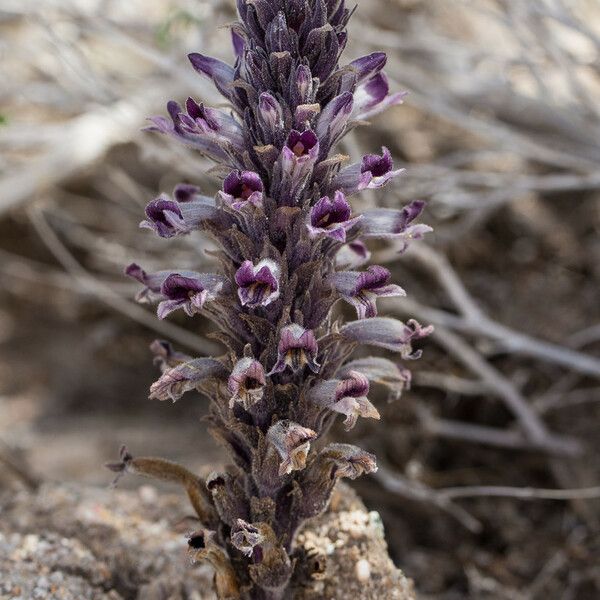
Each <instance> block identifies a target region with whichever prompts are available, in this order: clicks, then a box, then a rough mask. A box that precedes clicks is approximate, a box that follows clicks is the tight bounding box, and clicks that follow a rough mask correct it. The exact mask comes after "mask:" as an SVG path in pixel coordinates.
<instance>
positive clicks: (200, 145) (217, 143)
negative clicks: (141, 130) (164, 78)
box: [147, 100, 230, 164]
mask: <svg viewBox="0 0 600 600" xmlns="http://www.w3.org/2000/svg"><path fill="white" fill-rule="evenodd" d="M167 111H168V112H169V116H170V117H171V118H170V119H167V118H166V117H163V116H160V115H159V116H156V117H150V118H149V121H151V122H152V124H153V125H152V126H151V127H148V128H147V131H158V132H159V133H163V134H165V135H168V136H169V137H172V138H173V139H175V140H177V141H178V142H182V143H184V144H186V145H187V146H191V147H192V148H195V149H196V150H199V151H200V152H202V153H203V154H206V155H207V156H209V157H210V158H212V159H213V160H217V161H219V162H223V163H226V164H227V163H228V162H229V161H230V157H229V154H228V153H227V151H226V149H224V148H223V146H225V148H226V147H227V140H226V139H225V138H222V137H219V136H217V135H214V132H212V133H209V134H202V133H199V132H198V126H197V123H195V122H194V124H193V127H192V129H193V130H194V131H193V132H191V131H190V127H189V126H188V127H184V126H183V124H182V122H181V115H183V114H185V113H183V109H182V108H181V106H180V105H179V104H178V103H177V102H175V101H173V100H171V101H170V102H169V103H168V104H167ZM188 118H189V119H191V121H193V118H192V117H188ZM190 124H191V123H190V121H189V120H188V125H190Z"/></svg>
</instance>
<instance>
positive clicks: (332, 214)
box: [307, 192, 361, 243]
mask: <svg viewBox="0 0 600 600" xmlns="http://www.w3.org/2000/svg"><path fill="white" fill-rule="evenodd" d="M351 215H352V207H351V206H350V204H349V203H348V201H347V200H346V197H345V196H344V194H343V193H342V192H335V194H334V196H333V200H331V199H330V198H329V197H328V196H325V197H324V198H321V199H320V200H319V201H318V202H317V203H316V204H315V205H314V206H313V207H312V209H311V211H310V221H309V223H308V225H307V227H308V230H309V232H310V236H311V237H312V238H317V237H329V238H331V239H333V240H336V241H338V242H342V243H344V242H345V241H346V232H347V231H348V230H349V229H351V228H352V227H353V226H354V225H356V223H358V221H359V220H360V219H361V217H360V216H359V217H355V218H351Z"/></svg>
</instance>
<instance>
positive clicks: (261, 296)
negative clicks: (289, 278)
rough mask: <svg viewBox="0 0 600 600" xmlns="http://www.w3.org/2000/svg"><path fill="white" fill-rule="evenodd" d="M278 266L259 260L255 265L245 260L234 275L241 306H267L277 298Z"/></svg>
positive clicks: (270, 261)
mask: <svg viewBox="0 0 600 600" xmlns="http://www.w3.org/2000/svg"><path fill="white" fill-rule="evenodd" d="M279 273H280V269H279V265H278V264H277V263H276V262H274V261H272V260H268V259H265V260H261V261H259V262H258V263H257V264H256V265H253V264H252V261H250V260H246V261H244V263H243V264H242V266H241V267H240V268H239V269H238V270H237V273H236V274H235V282H236V283H237V285H238V296H239V298H240V302H241V303H242V306H252V307H255V306H268V305H269V304H271V302H274V301H275V300H277V298H279V293H280V292H279Z"/></svg>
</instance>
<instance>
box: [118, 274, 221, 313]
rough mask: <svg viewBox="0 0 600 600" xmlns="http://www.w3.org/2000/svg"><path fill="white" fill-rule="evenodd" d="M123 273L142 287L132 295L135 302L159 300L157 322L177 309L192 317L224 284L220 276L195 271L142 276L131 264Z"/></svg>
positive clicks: (213, 297)
mask: <svg viewBox="0 0 600 600" xmlns="http://www.w3.org/2000/svg"><path fill="white" fill-rule="evenodd" d="M125 274H126V275H129V277H132V278H133V279H136V280H137V281H139V282H140V283H142V284H143V285H144V286H145V288H144V289H143V290H142V291H141V292H139V293H138V294H137V296H136V299H137V300H138V301H139V302H148V301H160V304H159V305H158V311H157V314H158V317H159V319H164V318H165V317H166V316H167V315H169V314H170V313H172V312H173V311H175V310H177V309H179V308H182V309H183V310H184V311H185V313H186V314H187V315H188V316H190V317H191V316H193V315H194V314H196V313H197V312H200V310H201V309H202V307H203V306H204V304H205V303H206V302H209V301H211V300H214V299H215V298H216V296H217V294H218V293H219V292H220V291H221V290H222V288H223V286H224V285H225V283H226V281H227V280H226V279H225V277H223V276H222V275H216V274H213V273H196V272H195V271H179V272H178V271H158V272H156V273H146V271H144V269H142V268H141V267H140V266H139V265H137V264H135V263H132V264H131V265H129V266H128V267H127V269H126V270H125Z"/></svg>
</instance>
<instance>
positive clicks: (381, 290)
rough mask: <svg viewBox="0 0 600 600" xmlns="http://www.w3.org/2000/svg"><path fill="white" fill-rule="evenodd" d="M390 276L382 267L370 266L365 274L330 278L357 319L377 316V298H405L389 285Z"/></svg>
mask: <svg viewBox="0 0 600 600" xmlns="http://www.w3.org/2000/svg"><path fill="white" fill-rule="evenodd" d="M390 278H391V274H390V272H389V271H388V270H387V269H384V268H383V267H377V266H371V267H369V268H368V269H367V270H366V271H365V272H363V273H358V272H356V271H344V272H340V273H335V275H332V276H331V281H332V283H333V285H334V287H335V288H336V289H337V291H338V292H339V293H340V295H341V296H342V298H344V300H346V302H349V303H350V304H352V306H354V308H356V314H357V315H358V318H359V319H369V318H371V317H375V316H377V304H376V300H377V298H393V297H397V296H406V292H405V291H404V290H403V289H402V288H401V287H400V286H399V285H395V284H393V283H389V281H390Z"/></svg>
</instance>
